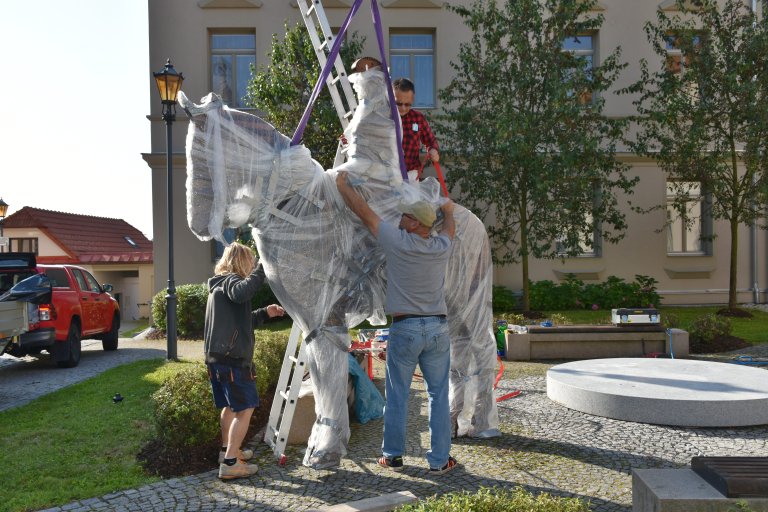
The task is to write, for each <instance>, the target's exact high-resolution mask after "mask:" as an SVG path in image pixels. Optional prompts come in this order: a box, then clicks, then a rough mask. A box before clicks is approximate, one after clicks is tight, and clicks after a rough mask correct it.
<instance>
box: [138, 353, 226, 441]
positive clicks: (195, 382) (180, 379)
mask: <svg viewBox="0 0 768 512" xmlns="http://www.w3.org/2000/svg"><path fill="white" fill-rule="evenodd" d="M152 400H153V402H154V405H155V411H154V413H155V416H154V417H155V428H156V431H157V438H158V439H159V440H161V441H162V442H163V444H164V445H165V446H166V447H167V448H168V449H169V450H174V449H185V448H193V447H196V446H205V445H207V444H210V443H212V442H214V441H215V440H216V438H217V436H218V435H220V433H221V430H220V426H219V411H218V409H216V408H215V407H214V406H213V395H212V393H211V383H210V379H209V378H208V370H207V368H206V367H205V365H203V364H201V363H195V364H193V365H190V366H189V367H186V368H184V369H182V370H181V371H179V372H178V373H176V374H174V375H171V376H170V377H169V378H168V379H167V380H166V381H165V382H163V385H162V386H160V389H158V390H157V391H155V392H154V393H153V394H152Z"/></svg>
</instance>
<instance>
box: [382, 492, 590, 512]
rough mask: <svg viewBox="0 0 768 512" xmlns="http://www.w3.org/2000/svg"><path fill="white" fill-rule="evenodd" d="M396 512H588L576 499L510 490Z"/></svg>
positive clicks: (456, 496)
mask: <svg viewBox="0 0 768 512" xmlns="http://www.w3.org/2000/svg"><path fill="white" fill-rule="evenodd" d="M395 510H397V511H398V512H465V511H467V510H471V511H472V512H501V511H504V512H588V511H589V504H588V503H587V502H586V501H582V500H579V499H578V498H560V497H556V496H551V495H549V494H548V493H541V494H537V495H534V494H531V493H529V492H528V491H526V490H525V489H523V488H522V487H516V488H515V489H513V490H509V489H504V488H499V487H494V488H493V489H489V488H487V487H481V488H480V489H479V490H478V491H477V492H475V493H471V492H469V491H462V492H456V493H451V494H445V495H443V496H440V497H434V496H433V497H429V498H427V499H425V500H421V501H419V502H418V503H415V504H409V505H403V506H401V507H398V508H397V509H395Z"/></svg>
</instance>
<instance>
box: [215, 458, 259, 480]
mask: <svg viewBox="0 0 768 512" xmlns="http://www.w3.org/2000/svg"><path fill="white" fill-rule="evenodd" d="M258 470H259V466H257V465H256V464H248V463H247V462H245V461H244V460H241V459H238V460H237V462H235V463H234V465H232V466H227V465H226V464H219V478H221V479H222V480H232V479H235V478H243V477H247V476H251V475H255V474H256V472H257V471H258Z"/></svg>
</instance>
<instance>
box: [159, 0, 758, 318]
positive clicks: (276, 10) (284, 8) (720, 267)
mask: <svg viewBox="0 0 768 512" xmlns="http://www.w3.org/2000/svg"><path fill="white" fill-rule="evenodd" d="M218 3H219V5H222V4H228V5H231V4H239V5H243V6H249V7H248V8H201V7H200V6H201V5H208V6H211V5H216V4H217V0H197V1H194V2H193V1H190V0H163V1H150V2H148V5H149V9H148V10H149V37H150V45H149V48H150V65H151V68H152V69H151V70H148V72H147V86H148V87H150V89H151V94H152V96H151V99H152V101H151V104H150V115H149V116H148V118H149V120H150V121H151V128H152V152H151V154H147V155H144V158H145V161H146V162H147V163H148V165H149V167H150V168H151V169H152V175H153V178H152V187H153V197H154V199H153V209H154V226H153V228H154V230H153V232H154V233H155V240H154V248H155V282H154V285H153V290H155V291H156V290H159V289H161V288H163V287H165V286H166V284H167V283H166V281H167V275H168V262H167V258H168V252H167V214H166V201H165V197H166V174H165V149H166V144H165V125H164V123H163V122H162V121H161V119H160V110H161V108H160V107H161V106H160V101H159V98H158V94H157V91H156V87H155V85H154V81H153V79H152V77H151V73H150V71H157V70H160V69H161V68H162V66H163V64H164V63H165V60H166V59H167V58H168V57H169V56H170V57H171V59H172V62H173V64H174V66H175V68H176V70H177V71H181V72H183V73H184V76H185V81H184V86H183V90H184V91H185V92H186V93H187V95H188V96H189V97H190V98H191V99H193V100H194V101H197V100H198V99H199V98H201V97H202V96H204V95H205V94H207V93H208V91H209V89H210V83H209V79H208V76H209V71H208V46H207V45H208V30H209V28H239V27H249V28H254V29H255V32H256V44H257V57H256V58H257V66H258V65H262V64H265V63H266V59H267V52H268V51H269V48H270V43H271V38H272V33H273V32H278V33H282V32H283V24H284V22H285V20H286V19H289V20H291V23H295V22H297V21H299V20H300V14H299V11H298V9H297V8H296V7H294V6H293V5H292V4H293V2H292V1H291V0H239V1H237V0H227V1H226V2H225V1H223V0H222V1H220V2H218ZM351 3H352V2H351V0H325V1H324V2H323V5H325V6H326V12H327V14H328V17H329V22H330V24H331V26H339V25H341V23H342V21H343V19H344V17H345V16H346V13H347V8H346V7H345V6H348V5H350V4H351ZM452 3H458V4H464V5H469V4H470V3H471V2H470V0H463V1H458V2H452ZM255 5H261V7H258V8H256V7H254V6H255ZM333 5H335V6H339V7H332V6H333ZM368 5H369V3H368V2H364V3H363V6H362V7H361V9H360V11H359V12H358V14H357V16H356V18H355V19H354V21H353V23H352V26H351V30H353V31H354V30H356V31H358V33H359V34H360V35H361V36H364V37H365V38H366V50H365V52H364V53H365V54H368V55H374V56H377V55H378V48H377V45H376V38H375V33H374V30H373V26H372V23H371V14H370V10H369V7H368ZM379 5H380V7H381V8H380V12H381V16H382V22H383V24H384V27H385V30H386V31H387V33H388V30H389V28H390V27H395V28H408V27H411V28H420V29H434V31H435V35H436V37H435V42H436V51H435V59H436V69H437V71H436V74H437V76H436V79H437V88H438V89H440V88H443V87H445V86H446V85H447V84H448V83H449V81H450V80H451V78H452V68H451V67H450V66H449V62H450V61H451V60H453V59H455V56H456V55H457V53H458V47H459V44H460V42H461V41H462V40H465V39H467V38H468V37H469V33H468V29H467V28H466V27H465V26H464V25H462V24H461V23H460V21H459V19H458V18H457V17H456V16H455V15H454V14H452V13H450V12H448V11H446V10H444V9H442V8H440V6H441V5H442V2H441V1H437V0H380V1H379ZM658 5H660V4H659V2H656V1H655V0H654V1H637V0H600V3H599V8H600V9H601V10H600V12H601V13H602V14H603V15H604V16H605V23H604V24H603V26H602V28H601V30H600V32H599V34H598V39H597V44H598V47H597V61H598V62H599V60H600V56H601V55H603V56H604V55H607V54H609V53H611V51H612V50H613V49H614V48H615V47H617V46H621V47H622V50H623V53H622V59H623V60H624V61H626V62H628V63H629V64H630V66H629V67H628V68H627V69H626V70H625V72H624V74H623V76H622V78H621V80H620V81H619V83H618V84H617V88H618V87H623V86H625V85H627V84H629V83H631V82H633V81H635V80H636V79H637V78H639V68H638V66H637V63H638V61H639V60H640V59H641V58H646V59H648V60H649V61H650V62H652V63H653V62H655V61H656V57H654V55H653V52H652V50H651V48H650V46H649V45H648V43H647V41H646V38H645V33H644V31H643V24H644V23H645V22H646V21H648V20H652V19H654V18H655V9H656V8H657V6H658ZM414 6H416V7H414ZM384 39H385V44H388V41H387V39H388V38H387V37H386V34H385V38H384ZM386 51H387V56H388V48H387V49H386ZM606 105H607V112H608V114H609V115H612V116H625V115H627V114H629V113H631V112H632V106H631V98H628V97H619V96H616V95H614V94H609V95H608V96H607V97H606ZM438 107H439V104H438ZM186 125H187V121H186V119H185V115H184V113H183V112H180V113H179V114H178V118H177V122H176V123H175V124H174V133H173V151H174V153H175V155H174V190H173V198H174V221H175V222H174V240H175V243H174V247H175V263H174V266H175V272H174V273H175V281H176V284H177V285H179V284H184V283H191V282H201V281H203V280H204V279H205V278H206V277H207V276H208V275H210V273H211V272H212V268H213V262H212V261H211V248H210V242H201V241H199V240H197V239H196V238H195V237H194V236H193V235H192V233H191V231H190V230H189V229H188V228H187V226H186V218H185V214H186V202H185V190H184V188H185V184H184V181H185V171H184V169H185V163H184V138H185V133H186ZM623 157H624V158H626V159H627V160H628V161H629V162H630V163H631V164H632V166H633V170H632V172H633V173H634V174H635V175H638V176H640V178H641V181H640V183H639V185H638V186H637V188H636V190H635V194H634V195H633V196H632V198H631V199H632V201H633V202H635V203H638V202H639V203H640V204H642V205H644V206H651V205H653V204H659V203H662V202H663V201H664V196H665V179H664V175H663V174H662V173H661V171H660V170H659V169H658V167H657V166H655V165H654V164H653V163H652V162H647V161H640V160H638V159H636V158H633V157H632V156H631V155H624V156H623ZM443 171H444V172H446V173H450V162H444V166H443ZM628 221H629V226H630V227H629V230H628V232H627V236H626V238H625V239H624V240H623V241H622V242H621V243H619V244H618V245H610V244H607V243H604V244H603V250H602V255H601V257H598V258H568V259H565V260H554V261H549V260H548V261H534V262H532V265H531V278H532V279H533V280H539V279H552V280H557V279H559V278H560V277H562V276H563V275H564V274H565V273H567V272H580V274H579V275H580V276H581V277H583V278H584V279H599V280H604V279H605V278H606V277H608V276H609V275H615V276H619V277H621V278H624V279H626V280H628V281H631V280H632V279H633V278H634V275H635V274H643V275H648V276H651V277H654V278H655V279H657V280H658V281H659V290H660V292H661V293H662V294H663V295H664V301H665V302H666V303H721V302H724V301H725V300H726V299H727V294H726V291H727V288H728V261H729V260H728V259H729V252H728V251H729V237H730V235H729V233H728V230H727V226H725V225H723V224H722V223H717V224H716V225H715V227H714V231H715V233H716V235H717V239H716V240H715V242H714V244H713V253H712V255H711V256H697V257H693V256H683V257H673V256H668V255H667V253H666V237H665V234H664V233H663V232H661V233H660V232H657V230H658V229H659V228H661V226H662V221H663V214H662V213H660V212H657V213H654V214H648V215H639V214H635V213H631V212H630V213H629V215H628ZM750 235H751V231H750V230H749V229H748V228H746V227H744V228H742V229H741V231H740V240H741V242H740V244H739V245H740V254H739V277H738V289H739V300H740V301H742V302H750V301H752V296H753V294H752V289H753V280H754V278H755V276H754V275H753V273H752V248H753V247H756V248H757V257H758V264H757V269H758V273H757V274H758V275H757V279H758V285H759V289H760V290H764V289H766V288H768V280H767V279H766V275H768V263H767V260H766V256H765V254H766V249H767V248H768V239H766V235H765V233H764V232H762V231H761V232H759V233H758V235H757V239H756V240H755V241H752V240H751V236H750ZM752 244H756V245H752ZM520 273H521V271H520V267H519V265H512V266H506V267H503V268H496V269H495V272H494V278H495V283H496V284H499V285H505V286H509V287H510V288H512V289H516V290H519V289H521V287H522V281H521V277H520ZM760 300H761V301H764V300H765V294H763V293H762V292H761V294H760Z"/></svg>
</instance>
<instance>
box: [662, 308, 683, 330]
mask: <svg viewBox="0 0 768 512" xmlns="http://www.w3.org/2000/svg"><path fill="white" fill-rule="evenodd" d="M661 323H662V324H664V327H666V328H668V329H676V328H679V327H680V317H678V316H677V315H676V314H674V313H668V312H664V314H663V315H661Z"/></svg>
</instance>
